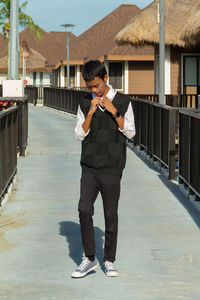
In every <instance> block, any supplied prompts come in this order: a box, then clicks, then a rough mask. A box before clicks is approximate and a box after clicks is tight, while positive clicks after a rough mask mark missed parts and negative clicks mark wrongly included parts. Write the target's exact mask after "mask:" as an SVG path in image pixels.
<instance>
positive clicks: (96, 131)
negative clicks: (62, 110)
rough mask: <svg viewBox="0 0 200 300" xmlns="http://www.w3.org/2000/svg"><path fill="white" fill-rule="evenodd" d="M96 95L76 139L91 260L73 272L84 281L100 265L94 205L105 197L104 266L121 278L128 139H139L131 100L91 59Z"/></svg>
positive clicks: (85, 102) (80, 117)
mask: <svg viewBox="0 0 200 300" xmlns="http://www.w3.org/2000/svg"><path fill="white" fill-rule="evenodd" d="M82 75H83V78H84V80H85V82H86V85H87V87H88V88H89V89H90V90H91V92H92V94H91V96H90V95H89V96H86V97H85V98H83V99H80V104H79V107H78V112H77V124H76V128H75V134H76V137H77V138H78V139H79V140H81V141H82V153H81V167H82V177H81V191H80V200H79V205H78V210H79V219H80V227H81V236H82V243H83V248H84V252H85V258H84V259H83V261H82V263H81V264H80V266H79V267H78V268H77V269H76V271H74V272H73V273H72V277H74V278H81V277H84V276H85V275H86V274H88V273H89V272H90V271H92V270H95V269H96V268H97V267H98V261H97V259H96V258H95V239H94V229H93V218H92V217H93V214H94V202H95V200H96V198H97V195H98V193H99V192H100V193H101V196H102V200H103V208H104V218H105V247H104V267H105V273H106V275H107V276H111V277H114V276H118V272H117V270H116V268H115V266H114V264H113V263H114V261H115V254H116V247H117V231H118V214H117V210H118V200H119V196H120V180H121V176H122V172H123V169H124V167H125V163H126V137H127V138H129V139H130V138H132V137H133V136H134V135H135V125H134V115H133V110H132V105H131V102H130V98H129V97H128V96H126V95H123V94H120V93H118V92H117V91H116V90H114V89H113V87H112V86H111V85H108V84H107V80H108V75H107V72H106V69H105V66H104V64H103V63H101V62H100V61H98V60H94V61H93V60H92V61H88V62H87V63H86V64H85V65H84V67H83V71H82Z"/></svg>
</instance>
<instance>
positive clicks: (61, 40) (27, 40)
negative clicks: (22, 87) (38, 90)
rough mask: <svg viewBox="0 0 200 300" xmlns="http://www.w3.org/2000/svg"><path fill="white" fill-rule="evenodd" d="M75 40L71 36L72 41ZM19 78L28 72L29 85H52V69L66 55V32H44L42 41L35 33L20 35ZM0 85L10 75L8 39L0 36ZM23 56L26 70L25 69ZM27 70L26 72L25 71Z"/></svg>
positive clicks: (27, 31) (22, 33)
mask: <svg viewBox="0 0 200 300" xmlns="http://www.w3.org/2000/svg"><path fill="white" fill-rule="evenodd" d="M73 38H75V36H74V35H71V39H73ZM19 41H20V51H19V76H20V77H22V76H23V72H24V71H26V76H25V79H26V82H27V84H28V85H42V86H43V85H51V84H52V68H53V67H54V66H55V64H56V63H57V61H58V60H59V59H62V58H63V57H64V55H65V47H66V41H65V32H54V31H51V32H48V33H47V32H46V31H44V30H42V38H41V40H37V39H36V37H35V35H34V33H33V32H32V31H30V30H29V29H24V30H23V31H22V32H20V34H19ZM0 49H1V51H0V84H1V83H2V80H3V79H5V78H7V74H8V39H5V38H4V37H3V35H2V34H0ZM23 56H24V58H25V59H24V61H25V68H23ZM24 69H25V70H24Z"/></svg>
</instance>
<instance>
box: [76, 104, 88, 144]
mask: <svg viewBox="0 0 200 300" xmlns="http://www.w3.org/2000/svg"><path fill="white" fill-rule="evenodd" d="M84 121H85V116H84V114H83V112H82V110H81V108H80V105H79V106H78V111H77V116H76V127H75V136H76V138H77V139H78V140H80V141H83V140H84V139H85V137H86V136H87V135H88V134H89V132H90V129H89V130H88V132H87V133H85V131H84V130H83V128H82V125H83V123H84Z"/></svg>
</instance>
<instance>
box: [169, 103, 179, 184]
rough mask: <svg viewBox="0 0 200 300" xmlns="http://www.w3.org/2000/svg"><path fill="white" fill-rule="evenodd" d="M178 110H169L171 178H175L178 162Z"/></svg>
mask: <svg viewBox="0 0 200 300" xmlns="http://www.w3.org/2000/svg"><path fill="white" fill-rule="evenodd" d="M176 114H177V111H176V110H173V109H171V110H169V144H168V165H169V179H175V175H176V174H175V167H176V166H175V164H176V144H175V135H176Z"/></svg>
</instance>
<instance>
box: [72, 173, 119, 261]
mask: <svg viewBox="0 0 200 300" xmlns="http://www.w3.org/2000/svg"><path fill="white" fill-rule="evenodd" d="M120 180H121V176H120V175H114V174H93V173H89V172H83V173H82V177H81V191H80V200H79V206H78V210H79V218H80V226H81V236H82V243H83V248H84V251H85V256H87V257H91V256H95V237H94V228H93V214H94V203H95V200H96V198H97V196H98V194H99V192H100V193H101V196H102V200H103V209H104V218H105V245H104V261H106V260H108V261H114V260H115V255H116V248H117V232H118V213H117V210H118V200H119V196H120Z"/></svg>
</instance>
